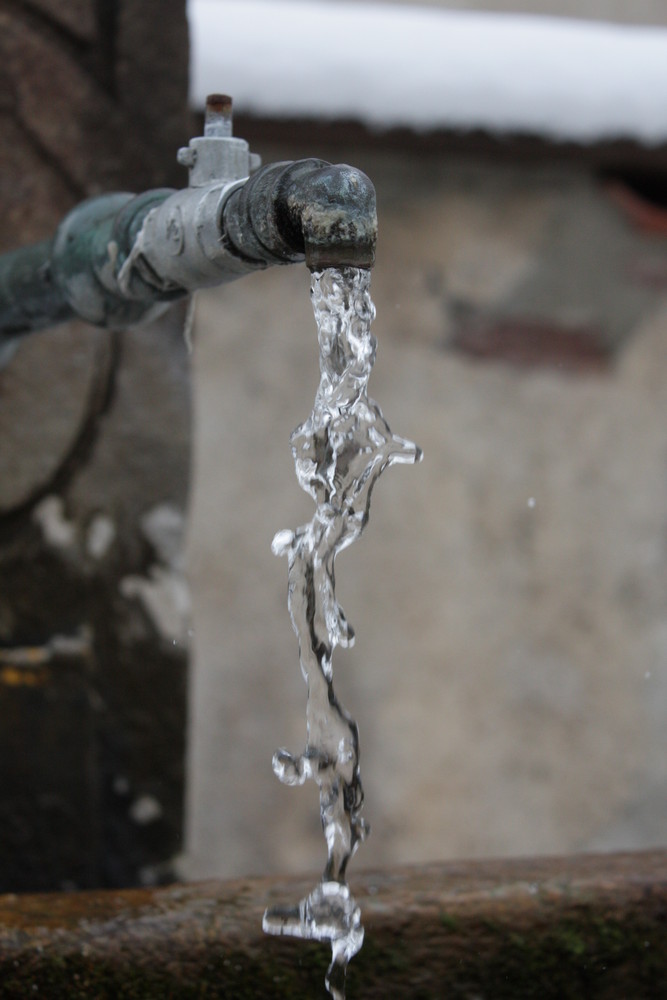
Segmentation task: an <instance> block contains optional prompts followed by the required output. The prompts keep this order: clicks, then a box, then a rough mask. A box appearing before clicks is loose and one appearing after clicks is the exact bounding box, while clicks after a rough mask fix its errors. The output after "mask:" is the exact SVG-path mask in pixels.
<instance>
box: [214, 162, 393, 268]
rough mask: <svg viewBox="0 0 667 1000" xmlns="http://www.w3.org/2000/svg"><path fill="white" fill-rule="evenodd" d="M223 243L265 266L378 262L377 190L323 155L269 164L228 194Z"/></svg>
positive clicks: (367, 265) (361, 175)
mask: <svg viewBox="0 0 667 1000" xmlns="http://www.w3.org/2000/svg"><path fill="white" fill-rule="evenodd" d="M222 230H223V241H226V242H227V244H228V246H229V248H230V250H231V251H232V252H233V253H236V254H238V255H239V256H240V257H242V258H244V259H246V260H248V261H249V262H250V261H255V262H257V264H258V265H259V266H261V262H262V261H265V262H266V263H291V262H293V261H300V260H304V259H305V262H306V265H307V266H308V267H309V268H310V269H311V270H313V271H315V270H321V269H322V268H325V267H361V268H371V267H372V266H373V264H374V262H375V245H376V242H377V211H376V204H375V188H374V187H373V184H372V183H371V181H370V180H369V178H368V177H367V176H366V175H365V174H364V173H362V172H361V171H360V170H357V169H356V168H355V167H350V166H347V165H346V164H331V163H327V162H325V161H324V160H316V159H309V160H298V161H296V162H293V163H274V164H271V165H270V166H268V167H263V168H262V169H261V170H259V171H257V173H256V174H254V175H253V176H252V177H251V178H250V180H248V181H247V183H246V184H244V185H243V187H241V188H238V189H237V190H236V191H234V192H233V194H232V195H231V196H230V197H229V199H228V201H227V203H226V205H225V209H224V212H223V216H222Z"/></svg>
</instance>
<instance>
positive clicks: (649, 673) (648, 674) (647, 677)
mask: <svg viewBox="0 0 667 1000" xmlns="http://www.w3.org/2000/svg"><path fill="white" fill-rule="evenodd" d="M650 676H651V671H650V670H647V671H646V673H645V674H644V679H645V680H648V679H649V677H650Z"/></svg>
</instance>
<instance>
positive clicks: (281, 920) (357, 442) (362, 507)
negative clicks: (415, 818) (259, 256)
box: [263, 268, 421, 1000]
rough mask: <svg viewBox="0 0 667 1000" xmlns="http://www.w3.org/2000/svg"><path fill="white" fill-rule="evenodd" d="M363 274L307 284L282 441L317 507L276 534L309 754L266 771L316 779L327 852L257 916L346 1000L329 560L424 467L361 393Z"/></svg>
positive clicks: (368, 317)
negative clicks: (301, 417)
mask: <svg viewBox="0 0 667 1000" xmlns="http://www.w3.org/2000/svg"><path fill="white" fill-rule="evenodd" d="M369 285H370V271H366V270H361V269H358V268H342V269H336V268H327V269H326V270H324V271H316V272H314V274H313V276H312V282H311V299H312V303H313V310H314V313H315V320H316V322H317V329H318V335H319V345H320V384H319V387H318V389H317V394H316V396H315V403H314V406H313V412H312V413H311V415H310V417H309V418H308V420H307V421H306V422H305V423H304V424H301V426H300V427H297V428H296V430H295V431H294V433H293V434H292V437H291V439H290V441H291V445H292V454H293V456H294V462H295V466H296V474H297V478H298V480H299V485H300V486H301V487H302V489H304V490H305V491H306V492H307V493H309V494H310V495H311V496H312V498H313V499H314V501H315V503H316V505H317V508H316V510H315V514H314V516H313V519H312V520H311V521H310V522H309V523H308V524H304V525H302V526H301V527H299V528H297V529H296V530H295V531H291V530H289V529H288V530H285V531H279V532H278V534H277V535H276V536H275V538H274V539H273V545H272V548H273V551H274V552H275V553H276V555H286V556H287V560H288V607H289V612H290V616H291V619H292V625H293V626H294V631H295V632H296V634H297V637H298V640H299V659H300V663H301V672H302V673H303V677H304V680H305V681H306V683H307V685H308V703H307V708H306V747H305V749H304V751H303V753H301V754H299V755H296V756H295V755H293V754H291V753H290V752H289V751H288V750H284V749H281V750H278V751H277V752H276V753H275V754H274V757H273V770H274V771H275V773H276V775H277V776H278V778H279V779H280V780H281V781H282V782H284V783H285V784H287V785H301V784H303V783H304V781H306V779H307V778H312V779H313V780H314V781H316V782H317V785H318V787H319V792H320V816H321V819H322V828H323V830H324V836H325V839H326V844H327V863H326V866H325V869H324V873H323V875H322V880H321V882H320V883H319V885H317V886H316V887H315V889H314V890H313V891H312V892H311V893H310V895H309V896H307V897H306V898H305V899H303V900H301V902H300V903H299V904H298V905H296V906H293V907H289V908H282V907H274V908H272V909H270V910H267V911H266V913H265V914H264V920H263V927H264V930H265V931H266V932H267V933H269V934H286V935H290V936H293V937H301V938H308V939H313V940H318V941H328V942H330V944H331V949H332V960H331V965H330V966H329V970H328V973H327V980H326V985H327V989H328V990H329V992H330V994H331V996H332V997H334V1000H343V998H344V995H345V973H346V969H347V964H348V962H349V961H350V959H351V958H352V957H353V956H354V955H356V953H357V952H358V951H359V949H360V948H361V945H362V942H363V938H364V929H363V926H362V924H361V913H360V909H359V907H358V905H357V904H356V902H355V900H354V898H353V896H352V895H351V894H350V891H349V888H348V886H347V883H346V881H345V870H346V867H347V863H348V861H349V860H350V858H351V857H352V855H353V854H354V852H355V851H356V849H357V847H358V846H359V844H360V842H361V841H362V840H363V839H364V837H365V836H366V835H367V833H368V825H367V824H366V822H365V820H364V819H363V818H362V816H361V807H362V804H363V798H364V795H363V789H362V785H361V775H360V770H359V732H358V729H357V724H356V722H355V721H354V719H353V718H352V716H351V715H349V713H348V712H347V711H346V710H345V708H343V706H342V705H341V703H340V702H339V701H338V699H337V698H336V695H335V694H334V689H333V670H332V657H333V652H334V649H335V648H336V646H343V647H345V646H351V645H352V643H353V642H354V632H353V630H352V628H351V626H350V625H349V624H348V621H347V619H346V617H345V614H344V613H343V609H342V608H341V607H340V605H339V604H338V602H337V600H336V593H335V577H334V560H335V558H336V555H337V554H338V553H339V552H341V551H342V550H343V549H344V548H347V546H348V545H351V544H352V542H354V541H355V540H356V539H357V538H358V537H359V535H360V534H361V532H362V531H363V529H364V527H365V526H366V523H367V521H368V516H369V510H370V500H371V492H372V490H373V486H374V485H375V482H376V481H377V479H378V476H380V474H381V473H382V472H383V471H384V469H386V468H387V466H389V465H392V464H393V463H394V462H404V463H413V462H418V461H419V460H420V459H421V451H420V449H419V448H418V447H417V446H416V445H415V444H413V443H412V442H411V441H406V440H404V439H403V438H400V437H398V436H397V435H395V434H392V433H391V430H390V429H389V425H388V424H387V421H386V420H385V419H384V417H383V415H382V411H381V410H380V408H379V406H378V405H377V403H375V402H374V401H373V400H372V399H369V397H368V395H367V387H368V379H369V376H370V373H371V369H372V367H373V364H374V361H375V351H376V340H375V337H374V336H373V335H372V334H371V332H370V327H371V322H372V321H373V318H374V316H375V307H374V306H373V303H372V301H371V297H370V292H369Z"/></svg>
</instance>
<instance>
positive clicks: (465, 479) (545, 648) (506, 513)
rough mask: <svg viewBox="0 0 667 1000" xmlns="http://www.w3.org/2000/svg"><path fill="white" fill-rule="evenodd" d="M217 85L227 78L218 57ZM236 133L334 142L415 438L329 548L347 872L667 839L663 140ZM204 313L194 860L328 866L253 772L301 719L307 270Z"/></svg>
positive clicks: (609, 10)
mask: <svg viewBox="0 0 667 1000" xmlns="http://www.w3.org/2000/svg"><path fill="white" fill-rule="evenodd" d="M307 6H310V5H307ZM338 6H339V7H341V8H342V7H344V6H350V7H353V6H354V4H351V3H350V4H342V3H341V4H339V5H338ZM442 6H445V5H442ZM447 6H452V7H453V6H454V5H447ZM456 6H457V7H464V6H471V7H472V6H475V7H477V6H479V7H480V8H486V9H491V7H493V9H498V8H502V9H503V10H507V9H508V8H509V7H510V6H511V7H512V9H516V10H518V9H519V7H521V9H525V10H531V11H536V10H537V9H538V8H539V12H540V13H543V12H547V10H548V11H550V12H554V13H572V11H571V10H570V7H569V5H567V4H549V5H546V4H539V5H538V4H524V5H516V6H515V5H506V4H496V5H490V4H479V5H477V4H470V5H464V4H457V5H456ZM279 7H280V5H277V8H279ZM576 12H577V13H578V14H582V13H586V14H588V15H591V16H599V17H608V18H614V19H619V20H624V19H626V18H628V17H629V16H630V15H629V12H628V8H627V5H620V4H589V5H588V6H586V5H577V11H576ZM635 16H636V19H637V20H646V21H648V22H651V21H655V22H659V21H660V19H661V18H662V17H663V12H662V10H661V9H660V5H657V4H644V5H638V6H636V7H633V9H632V18H633V19H634V18H635ZM375 44H377V45H379V46H381V45H382V36H381V34H380V31H379V29H378V35H377V37H376V39H375ZM411 52H412V58H414V59H416V60H418V53H416V52H415V51H414V45H413V47H412V50H411V47H410V42H409V40H407V39H406V59H410V58H411ZM244 58H247V61H248V64H249V65H251V64H252V51H251V50H249V51H248V52H247V53H246V54H245V55H244V54H243V53H242V54H241V58H240V61H241V62H242V61H243V59H244ZM471 58H472V59H473V60H474V55H472V56H471ZM563 72H564V73H565V74H566V73H567V53H563ZM473 75H474V73H473ZM310 83H312V80H311V81H310ZM463 85H465V84H463ZM525 85H526V87H527V88H530V86H531V82H530V80H526V81H525ZM279 86H280V78H279V77H277V78H276V87H279ZM332 86H335V81H333V83H332ZM379 86H381V85H379ZM220 87H221V88H223V89H229V90H230V91H232V92H233V91H234V89H235V80H234V75H233V73H231V74H230V77H229V78H228V77H227V76H226V75H225V65H224V60H222V61H221V65H220ZM587 96H588V97H591V95H590V94H589V95H587ZM387 100H388V101H390V100H391V93H390V92H389V93H388V95H387ZM257 104H258V105H260V106H261V98H260V97H258V98H257ZM236 132H237V134H240V135H244V136H245V137H246V138H248V139H250V140H251V144H252V147H253V148H254V149H256V150H257V151H259V152H261V153H262V156H263V158H264V161H265V162H269V161H271V160H274V159H285V158H293V157H299V156H308V155H315V156H322V157H324V158H325V159H330V160H333V161H343V162H351V163H354V164H355V165H357V166H360V167H361V168H362V169H364V170H365V171H366V172H367V173H368V174H369V175H370V176H371V178H372V179H373V181H374V183H375V185H376V188H377V192H378V211H379V223H380V239H379V246H378V258H377V266H376V269H375V271H374V274H373V281H372V291H373V295H374V298H375V302H376V305H377V310H378V316H377V320H376V324H375V333H376V335H377V337H378V340H379V351H378V360H377V363H376V367H375V371H374V374H373V376H372V379H371V394H372V395H373V396H375V398H377V399H378V401H379V402H380V404H381V405H382V407H383V409H384V412H385V415H386V416H387V418H388V420H389V422H390V424H391V426H392V429H393V430H395V431H397V432H398V433H400V434H404V435H406V436H408V437H411V438H413V439H415V440H416V441H417V442H418V443H419V444H420V445H421V446H422V447H423V449H424V452H425V458H424V462H423V464H422V465H421V466H419V467H416V468H397V469H392V470H391V471H390V472H388V473H387V475H386V476H385V477H383V479H382V481H381V483H380V484H379V485H378V487H377V490H376V492H375V494H374V502H373V508H372V512H371V519H370V524H369V526H368V529H367V532H366V534H365V536H364V537H363V539H362V540H361V541H360V542H359V543H358V544H357V545H355V546H354V547H353V548H352V549H350V550H347V551H346V552H345V553H344V554H342V555H341V557H340V559H339V561H338V564H337V584H338V590H339V595H340V597H341V600H342V603H343V605H344V607H345V610H346V612H347V615H348V617H349V619H350V620H351V621H352V623H353V624H354V626H355V628H356V632H357V643H356V645H355V647H354V649H353V650H351V651H342V650H340V651H338V653H337V655H336V657H335V661H334V671H335V678H336V691H337V693H338V695H339V697H340V698H341V699H342V701H343V703H344V704H345V705H346V707H348V709H349V710H350V711H351V712H352V714H353V715H354V716H355V717H356V718H357V720H358V722H359V725H360V732H361V748H362V773H363V778H364V784H365V788H366V793H367V798H366V806H365V814H366V815H367V817H368V819H369V820H370V823H371V825H372V827H373V834H372V836H371V838H370V839H369V841H367V843H365V844H364V845H363V847H362V849H361V850H360V852H359V854H358V856H357V858H356V859H355V862H354V864H355V866H357V865H359V866H361V865H365V866H372V865H374V864H384V863H394V862H401V861H419V860H424V859H432V858H447V857H458V856H470V855H489V854H535V853H543V852H558V851H563V852H570V851H577V850H587V849H593V848H605V849H606V848H620V847H626V848H639V847H643V846H647V845H649V844H656V843H662V842H664V830H665V823H666V821H667V754H666V753H665V751H666V750H667V747H666V745H665V743H666V738H665V732H666V731H667V730H666V728H665V722H666V720H667V631H666V630H665V624H664V621H665V595H666V594H667V544H666V539H667V490H666V488H665V487H666V480H665V476H666V474H667V464H666V463H667V437H666V433H665V428H664V420H663V419H662V415H663V414H664V405H665V396H666V393H667V368H666V365H665V359H666V357H667V355H666V348H667V239H666V235H667V227H666V226H665V220H666V218H667V217H666V215H665V210H664V205H665V201H664V199H665V194H666V189H665V177H666V174H665V167H666V164H667V160H666V158H665V146H664V144H662V145H660V144H658V145H657V146H654V147H652V148H646V147H645V146H643V145H642V143H640V142H637V141H636V140H635V139H634V138H633V137H632V136H631V135H630V136H619V137H618V140H617V141H616V140H614V141H606V140H605V141H598V140H597V139H596V138H595V137H593V138H592V139H591V141H590V142H589V143H586V144H583V145H582V144H581V143H578V144H577V143H572V142H567V141H564V142H555V141H551V140H549V139H548V138H545V137H544V136H540V135H532V136H526V135H523V136H522V135H495V136H494V135H491V134H489V133H488V132H487V133H480V132H479V131H477V132H466V131H465V130H463V131H449V132H448V131H447V129H444V130H443V129H440V130H436V131H432V132H430V133H428V134H424V133H423V132H422V133H417V132H411V131H410V129H409V128H406V129H403V130H401V131H400V132H398V131H393V132H391V131H384V132H383V131H382V130H381V129H377V128H374V129H373V130H371V129H368V128H364V127H363V124H362V125H360V124H359V123H355V122H349V121H348V122H346V123H336V122H335V121H334V122H331V121H327V122H322V121H320V122H318V121H312V120H311V121H303V120H297V119H295V118H294V117H293V118H291V119H290V118H287V117H285V118H284V119H283V120H276V119H275V117H271V116H264V117H262V114H261V110H258V108H257V105H256V106H255V107H254V108H253V113H252V115H248V114H245V115H244V114H243V108H242V107H241V108H240V109H239V114H238V116H237V126H236ZM196 331H197V332H196V350H195V354H194V377H195V387H196V391H195V401H196V402H195V425H196V428H197V429H196V437H195V456H194V478H193V500H192V507H191V520H190V531H189V566H190V577H191V581H192V586H193V593H194V630H195V640H194V641H195V646H194V649H195V656H194V670H193V687H192V702H191V730H190V743H189V746H190V763H189V821H188V829H189V834H188V845H189V853H188V855H187V857H186V859H185V864H184V868H183V870H184V872H186V873H187V874H190V875H198V876H199V875H202V876H203V875H210V874H221V875H231V874H234V873H237V872H242V871H253V872H264V871H301V870H303V869H305V868H312V869H314V870H316V869H317V868H318V867H319V865H320V864H321V863H322V861H323V858H324V845H323V842H322V836H321V831H320V829H319V820H318V808H317V792H316V789H315V788H314V786H312V785H311V784H308V785H307V786H305V787H304V788H302V789H287V788H285V787H283V786H282V785H280V784H279V783H278V782H277V780H276V779H275V778H274V776H273V774H272V772H271V767H270V761H271V756H272V753H273V751H274V750H275V749H276V748H277V747H278V746H282V745H285V746H287V747H288V748H290V749H291V750H297V749H299V748H300V747H301V746H302V744H303V741H304V729H305V723H304V706H305V698H306V692H305V688H304V685H303V681H302V679H301V676H300V671H299V666H298V659H297V649H296V640H295V637H294V636H293V634H292V630H291V626H290V622H289V618H288V615H287V610H286V570H285V565H284V563H283V561H281V560H278V559H275V558H274V557H273V556H272V555H271V554H270V542H271V538H272V536H273V533H274V532H275V531H277V530H279V529H280V528H284V527H288V526H290V527H293V526H295V525H297V524H299V523H303V522H304V521H306V520H308V519H309V518H310V516H311V506H310V502H309V500H308V498H306V497H305V495H302V494H301V493H300V491H299V489H298V486H297V484H296V480H295V477H294V471H293V465H292V459H291V455H290V452H289V445H288V438H289V434H290V432H291V430H292V428H293V427H294V426H295V425H296V424H298V423H299V422H300V421H302V420H304V419H305V418H306V416H307V415H308V413H309V412H310V407H311V405H312V398H313V394H314V391H315V388H316V385H317V379H318V374H317V356H316V341H315V329H314V323H313V320H312V315H311V310H310V305H309V302H308V275H307V274H306V273H305V272H304V270H303V269H302V268H299V267H296V268H291V269H280V270H274V271H272V272H267V273H264V274H260V275H256V276H253V277H252V278H249V279H247V280H244V281H243V282H240V283H238V284H237V285H234V286H230V287H227V288H225V289H223V290H220V291H215V292H210V293H206V294H201V295H200V296H199V297H198V304H197V324H196Z"/></svg>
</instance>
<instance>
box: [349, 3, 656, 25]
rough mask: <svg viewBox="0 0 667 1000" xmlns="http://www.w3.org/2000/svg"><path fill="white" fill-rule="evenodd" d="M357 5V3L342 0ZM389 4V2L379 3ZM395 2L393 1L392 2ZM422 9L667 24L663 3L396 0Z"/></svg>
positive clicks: (622, 22)
mask: <svg viewBox="0 0 667 1000" xmlns="http://www.w3.org/2000/svg"><path fill="white" fill-rule="evenodd" d="M341 2H345V3H354V2H356V0H341ZM378 2H386V0H378ZM390 2H391V0H390ZM395 2H396V3H401V4H410V3H413V4H414V5H415V6H418V7H444V8H445V9H449V10H482V11H494V12H498V13H512V14H544V15H547V16H556V17H575V18H582V19H585V20H593V21H611V22H615V23H618V24H656V25H665V24H667V10H665V5H664V4H663V3H661V0H638V2H637V3H632V4H629V3H626V0H455V2H453V0H395Z"/></svg>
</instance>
